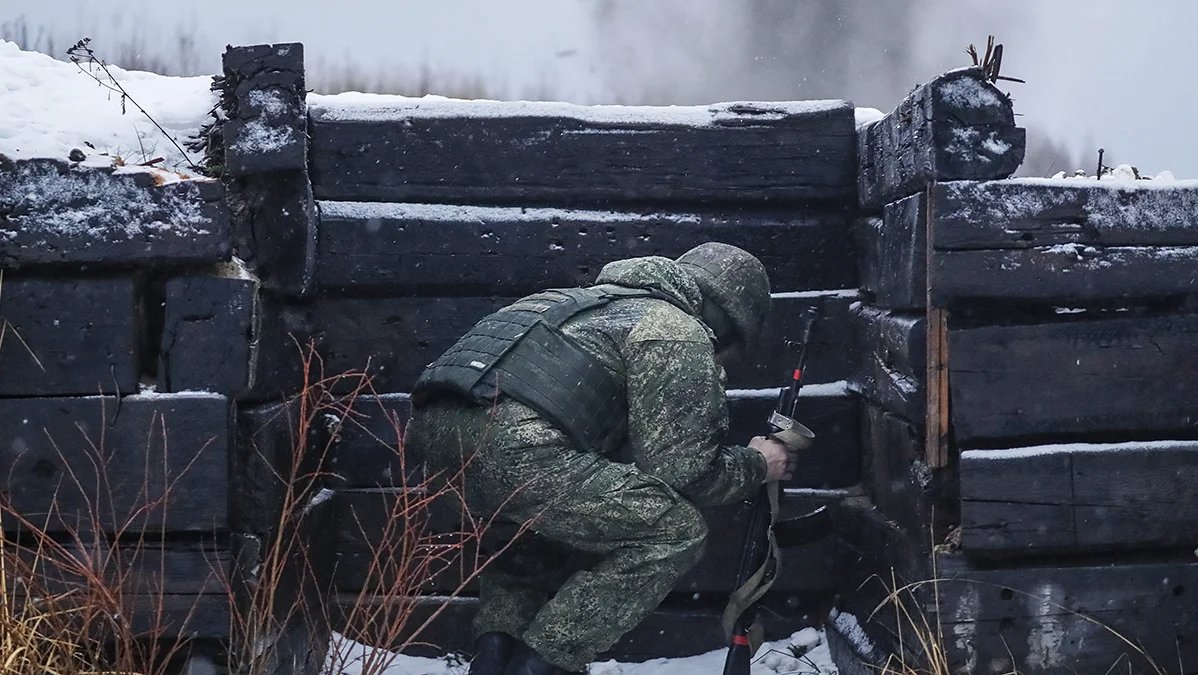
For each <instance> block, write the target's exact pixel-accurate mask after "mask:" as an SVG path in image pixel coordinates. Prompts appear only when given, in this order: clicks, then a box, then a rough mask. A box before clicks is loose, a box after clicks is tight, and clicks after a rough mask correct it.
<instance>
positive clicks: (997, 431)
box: [948, 314, 1198, 447]
mask: <svg viewBox="0 0 1198 675" xmlns="http://www.w3.org/2000/svg"><path fill="white" fill-rule="evenodd" d="M1076 316H1083V317H1084V316H1085V315H1076ZM948 340H949V343H950V344H951V345H952V349H951V353H950V354H949V370H950V375H949V384H950V385H951V389H952V411H951V412H952V423H953V429H954V432H955V437H956V441H957V443H959V444H961V446H962V447H986V445H987V441H988V440H996V439H1001V440H1002V445H1007V446H1009V445H1014V444H1017V443H1018V439H1026V438H1035V437H1041V438H1043V437H1045V436H1056V437H1059V436H1063V435H1066V434H1089V435H1092V436H1102V435H1104V434H1105V435H1106V437H1107V438H1109V437H1110V436H1111V435H1112V434H1114V435H1119V436H1122V437H1124V438H1134V437H1135V435H1137V434H1138V435H1140V437H1143V435H1144V434H1150V433H1151V434H1159V433H1161V432H1176V433H1190V432H1192V429H1193V427H1194V423H1195V421H1198V410H1195V408H1194V406H1192V405H1191V404H1190V401H1192V400H1193V396H1195V395H1198V383H1195V381H1194V379H1193V378H1191V377H1189V376H1188V373H1191V372H1194V369H1195V368H1198V360H1196V359H1198V350H1196V347H1198V316H1195V315H1188V314H1184V315H1174V316H1149V317H1129V318H1117V319H1099V320H1073V321H1060V322H1056V323H1049V324H1040V325H1028V326H980V327H971V328H960V329H957V330H951V331H949V337H948ZM1036 383H1041V386H1037V384H1036ZM1029 387H1032V388H1033V389H1029ZM1033 390H1034V393H1033ZM1101 392H1107V393H1109V394H1111V395H1096V394H1098V393H1101ZM1083 440H1084V439H1083ZM1023 444H1025V445H1026V444H1027V443H1023ZM990 447H994V446H993V445H991V446H990Z"/></svg>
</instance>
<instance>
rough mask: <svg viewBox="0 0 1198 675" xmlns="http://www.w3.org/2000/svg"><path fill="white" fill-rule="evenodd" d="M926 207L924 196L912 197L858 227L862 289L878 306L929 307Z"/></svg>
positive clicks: (863, 221)
mask: <svg viewBox="0 0 1198 675" xmlns="http://www.w3.org/2000/svg"><path fill="white" fill-rule="evenodd" d="M926 204H927V199H926V198H925V197H924V195H923V194H918V195H912V196H910V197H907V198H905V199H901V200H899V201H896V202H891V203H889V204H887V205H886V208H885V209H884V210H883V212H882V217H880V218H878V217H874V218H868V219H864V220H862V221H861V222H859V223H858V224H857V230H856V231H857V239H858V250H859V251H860V257H859V260H860V267H861V288H862V290H863V291H864V292H865V293H866V294H868V295H869V296H870V298H871V300H872V301H873V304H875V305H877V306H878V307H882V308H886V309H899V310H902V309H918V308H920V307H924V306H926V305H927V301H928V300H927V286H928V278H927V264H928V258H927V255H928V254H927V244H926V234H927V217H928V216H927V207H926Z"/></svg>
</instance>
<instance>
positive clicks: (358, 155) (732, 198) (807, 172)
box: [309, 94, 856, 204]
mask: <svg viewBox="0 0 1198 675" xmlns="http://www.w3.org/2000/svg"><path fill="white" fill-rule="evenodd" d="M309 114H310V118H311V121H310V124H309V130H310V134H311V165H312V176H313V183H314V185H315V190H316V195H317V198H318V199H327V200H344V201H433V202H475V203H489V204H502V203H509V204H510V203H513V202H516V201H520V202H523V203H545V202H553V203H556V204H584V203H586V204H596V203H609V202H624V203H636V202H639V203H645V202H681V201H685V202H691V203H695V202H737V203H745V202H777V201H792V200H796V199H804V200H805V199H845V198H850V199H851V198H852V197H853V196H854V195H855V191H856V186H855V179H854V175H855V169H856V159H855V155H856V148H855V132H854V110H853V108H852V106H851V105H850V104H849V103H847V102H845V101H801V102H779V103H721V104H714V105H711V106H690V107H679V106H671V107H656V108H655V107H623V106H576V105H570V104H562V103H529V102H495V101H455V100H450V99H441V98H436V97H426V98H422V99H411V98H404V97H398V96H378V95H362V94H343V95H337V96H312V97H310V108H309Z"/></svg>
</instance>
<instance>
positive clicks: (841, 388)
mask: <svg viewBox="0 0 1198 675" xmlns="http://www.w3.org/2000/svg"><path fill="white" fill-rule="evenodd" d="M779 391H781V390H780V389H776V388H775V389H728V390H727V391H725V392H724V394H725V395H727V397H728V398H770V399H775V398H778V392H779ZM848 393H849V383H848V381H846V380H838V381H836V382H821V383H819V384H805V385H803V388H802V389H800V390H799V396H800V397H803V396H844V395H845V394H848Z"/></svg>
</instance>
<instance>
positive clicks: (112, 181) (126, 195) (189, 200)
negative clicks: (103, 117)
mask: <svg viewBox="0 0 1198 675" xmlns="http://www.w3.org/2000/svg"><path fill="white" fill-rule="evenodd" d="M2 67H3V64H2V63H0V68H2ZM2 114H3V113H0V115H2ZM18 166H19V168H18V170H17V172H16V174H15V175H11V176H10V177H9V179H8V180H6V181H4V182H3V183H0V200H3V201H6V202H10V203H13V204H17V205H20V206H25V207H28V210H29V211H31V212H33V213H35V214H36V215H35V216H34V217H32V218H26V217H24V216H21V215H13V216H10V217H9V219H10V220H11V221H13V222H14V223H16V224H17V225H18V226H19V227H21V228H22V229H24V230H26V231H45V232H52V233H54V234H60V235H67V236H91V237H101V236H107V235H109V234H110V232H111V229H112V228H115V229H117V230H119V231H120V232H122V233H123V234H124V235H125V236H126V237H129V238H133V237H137V236H139V235H143V234H146V233H150V232H164V231H169V230H175V229H180V230H187V231H189V232H191V233H193V234H208V231H207V230H205V229H203V226H205V225H207V224H208V222H209V221H208V218H207V217H206V216H205V215H204V213H203V210H202V208H201V206H202V204H201V202H200V201H199V200H198V199H195V198H194V197H193V196H191V195H189V194H187V192H167V193H164V194H161V195H160V199H159V200H157V201H156V200H154V198H153V195H152V194H151V192H150V190H149V189H147V188H144V187H141V186H139V185H137V184H136V183H135V182H134V181H133V180H132V179H121V178H113V177H112V176H110V175H108V174H107V173H106V172H104V171H97V170H95V169H72V170H71V171H70V172H69V173H68V174H67V175H66V176H63V175H61V174H59V172H58V170H57V169H56V168H55V167H54V166H52V165H51V163H49V162H37V163H32V164H21V165H18ZM18 191H19V194H18ZM113 214H120V217H119V218H114V217H113ZM97 223H99V225H97Z"/></svg>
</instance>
